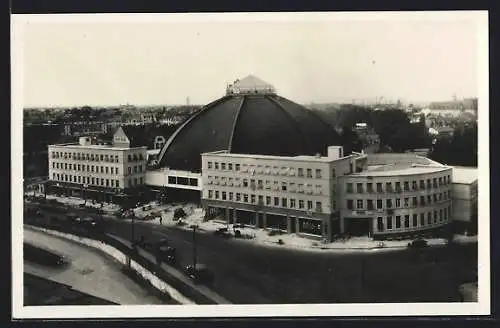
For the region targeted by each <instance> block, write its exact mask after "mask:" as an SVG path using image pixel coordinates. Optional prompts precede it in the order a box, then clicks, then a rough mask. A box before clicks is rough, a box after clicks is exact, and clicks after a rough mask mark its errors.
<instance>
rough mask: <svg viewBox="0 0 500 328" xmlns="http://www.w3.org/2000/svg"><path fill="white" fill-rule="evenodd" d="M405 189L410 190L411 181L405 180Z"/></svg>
mask: <svg viewBox="0 0 500 328" xmlns="http://www.w3.org/2000/svg"><path fill="white" fill-rule="evenodd" d="M404 189H405V191H410V183H409V182H408V181H405V182H404Z"/></svg>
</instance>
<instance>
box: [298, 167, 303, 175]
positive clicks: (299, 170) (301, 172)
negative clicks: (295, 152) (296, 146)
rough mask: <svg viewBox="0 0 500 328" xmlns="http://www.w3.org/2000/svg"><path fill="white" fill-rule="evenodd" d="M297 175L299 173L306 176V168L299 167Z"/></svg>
mask: <svg viewBox="0 0 500 328" xmlns="http://www.w3.org/2000/svg"><path fill="white" fill-rule="evenodd" d="M297 175H298V176H299V177H303V176H304V169H303V168H301V167H299V168H298V172H297Z"/></svg>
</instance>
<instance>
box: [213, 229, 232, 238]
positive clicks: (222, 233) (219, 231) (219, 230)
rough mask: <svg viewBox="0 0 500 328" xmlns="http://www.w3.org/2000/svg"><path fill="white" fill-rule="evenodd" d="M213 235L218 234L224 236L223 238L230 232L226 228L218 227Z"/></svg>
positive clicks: (229, 235) (228, 235)
mask: <svg viewBox="0 0 500 328" xmlns="http://www.w3.org/2000/svg"><path fill="white" fill-rule="evenodd" d="M214 235H216V236H220V237H225V238H229V237H231V234H230V233H229V231H228V229H227V228H219V229H217V230H215V231H214Z"/></svg>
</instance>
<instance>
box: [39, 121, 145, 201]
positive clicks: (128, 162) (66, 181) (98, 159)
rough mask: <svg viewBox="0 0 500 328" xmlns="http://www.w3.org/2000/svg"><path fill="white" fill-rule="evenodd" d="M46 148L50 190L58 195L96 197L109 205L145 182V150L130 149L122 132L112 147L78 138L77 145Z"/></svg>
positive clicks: (88, 138) (88, 139)
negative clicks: (108, 202) (107, 201)
mask: <svg viewBox="0 0 500 328" xmlns="http://www.w3.org/2000/svg"><path fill="white" fill-rule="evenodd" d="M48 148H49V151H48V152H49V159H48V160H49V181H50V188H51V189H52V190H53V191H55V192H57V193H61V192H62V193H65V194H67V195H80V196H84V197H85V196H87V197H91V196H93V195H99V197H100V198H103V199H105V200H110V201H111V200H113V198H114V197H116V196H119V195H121V196H123V192H124V191H128V190H131V189H133V188H136V187H139V186H142V185H143V184H144V182H145V173H146V160H147V154H146V147H144V146H142V147H141V146H139V147H136V146H134V145H130V142H129V141H128V139H127V137H126V135H125V136H124V134H123V130H121V129H119V131H117V133H115V137H114V141H113V144H112V145H104V144H92V139H91V138H90V137H80V140H79V142H78V143H68V144H59V145H49V147H48Z"/></svg>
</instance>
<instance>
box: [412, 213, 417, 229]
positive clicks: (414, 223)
mask: <svg viewBox="0 0 500 328" xmlns="http://www.w3.org/2000/svg"><path fill="white" fill-rule="evenodd" d="M412 221H413V222H412V223H413V226H414V227H416V226H417V221H418V215H417V214H413V220H412Z"/></svg>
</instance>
